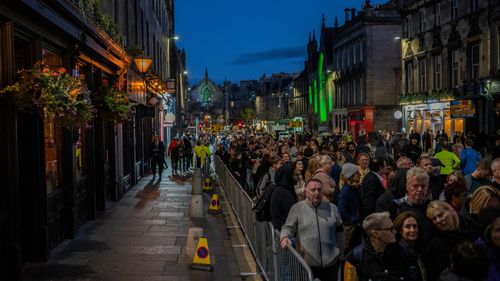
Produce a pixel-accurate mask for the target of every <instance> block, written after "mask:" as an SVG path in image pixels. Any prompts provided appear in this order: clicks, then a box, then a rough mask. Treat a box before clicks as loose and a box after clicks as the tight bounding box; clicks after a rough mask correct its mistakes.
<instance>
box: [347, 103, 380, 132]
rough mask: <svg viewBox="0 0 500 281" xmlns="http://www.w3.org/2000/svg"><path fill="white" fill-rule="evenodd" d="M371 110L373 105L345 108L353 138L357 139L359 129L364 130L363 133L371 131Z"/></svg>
mask: <svg viewBox="0 0 500 281" xmlns="http://www.w3.org/2000/svg"><path fill="white" fill-rule="evenodd" d="M373 110H374V107H373V106H363V107H354V108H349V109H347V117H348V119H349V130H350V131H351V132H352V135H353V136H354V139H355V140H357V137H358V135H359V132H360V131H364V132H365V133H368V132H373V130H374V122H373V121H374V120H373Z"/></svg>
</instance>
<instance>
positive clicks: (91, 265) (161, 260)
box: [23, 171, 241, 281]
mask: <svg viewBox="0 0 500 281" xmlns="http://www.w3.org/2000/svg"><path fill="white" fill-rule="evenodd" d="M166 174H167V171H165V172H164V174H163V178H162V180H161V181H159V180H157V179H155V180H153V177H152V176H148V177H145V178H143V179H141V180H140V182H139V183H138V184H137V185H136V186H135V187H134V188H133V189H131V190H130V191H129V192H128V193H126V194H125V196H124V198H122V199H121V200H120V201H119V202H118V203H116V204H115V205H114V206H113V207H112V208H110V210H108V211H107V212H106V214H104V215H103V216H101V217H100V218H98V219H97V220H95V221H91V222H88V223H87V224H86V225H84V226H83V227H82V228H81V229H80V232H79V234H78V236H77V237H76V238H75V239H73V240H68V241H66V242H64V243H62V244H61V245H60V246H59V247H58V248H57V249H55V250H54V251H53V252H52V254H51V257H50V260H49V261H48V262H47V263H37V264H28V265H26V266H25V268H24V274H23V280H26V281H32V280H33V281H34V280H47V281H48V280H53V281H59V280H78V281H83V280H103V281H104V280H110V281H111V280H120V281H129V280H134V281H180V280H241V278H239V277H238V275H239V269H238V264H237V262H236V258H235V254H234V251H233V249H232V247H231V241H230V237H229V235H228V232H227V231H226V224H225V222H224V219H223V218H222V216H221V215H206V216H205V217H204V218H197V219H194V218H190V217H189V205H190V204H191V194H190V191H191V181H190V179H187V178H178V177H176V178H174V179H172V178H171V177H170V176H168V175H170V171H168V175H166ZM203 196H204V201H205V202H208V201H209V199H210V198H209V195H203ZM204 206H208V203H205V205H204ZM194 226H196V227H202V228H204V231H205V236H206V237H207V238H208V246H209V250H210V255H211V258H212V264H213V267H214V271H213V272H208V271H207V272H205V271H197V270H190V269H189V265H190V264H191V261H192V260H191V259H190V258H188V257H187V256H186V255H185V246H186V240H187V233H188V229H189V228H190V227H194Z"/></svg>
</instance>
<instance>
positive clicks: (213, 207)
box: [207, 194, 222, 214]
mask: <svg viewBox="0 0 500 281" xmlns="http://www.w3.org/2000/svg"><path fill="white" fill-rule="evenodd" d="M207 211H208V212H209V213H211V214H220V213H222V209H221V208H220V201H219V195H217V194H214V195H212V200H210V207H208V210H207Z"/></svg>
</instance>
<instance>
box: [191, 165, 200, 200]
mask: <svg viewBox="0 0 500 281" xmlns="http://www.w3.org/2000/svg"><path fill="white" fill-rule="evenodd" d="M201 193H202V183H201V171H200V168H195V169H194V175H193V186H192V188H191V194H201Z"/></svg>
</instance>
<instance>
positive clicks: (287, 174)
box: [270, 161, 298, 230]
mask: <svg viewBox="0 0 500 281" xmlns="http://www.w3.org/2000/svg"><path fill="white" fill-rule="evenodd" d="M293 170H294V163H293V162H291V161H289V162H288V163H287V164H285V165H283V166H281V167H280V168H279V169H278V170H277V171H276V176H275V177H274V182H275V185H274V186H273V193H272V195H271V202H270V209H271V223H272V224H273V226H274V228H275V229H277V230H281V226H282V225H283V224H284V223H285V221H286V218H287V217H288V212H289V211H290V208H292V206H293V204H295V203H297V202H298V197H297V194H296V193H295V189H294V187H293V185H294V182H293Z"/></svg>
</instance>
